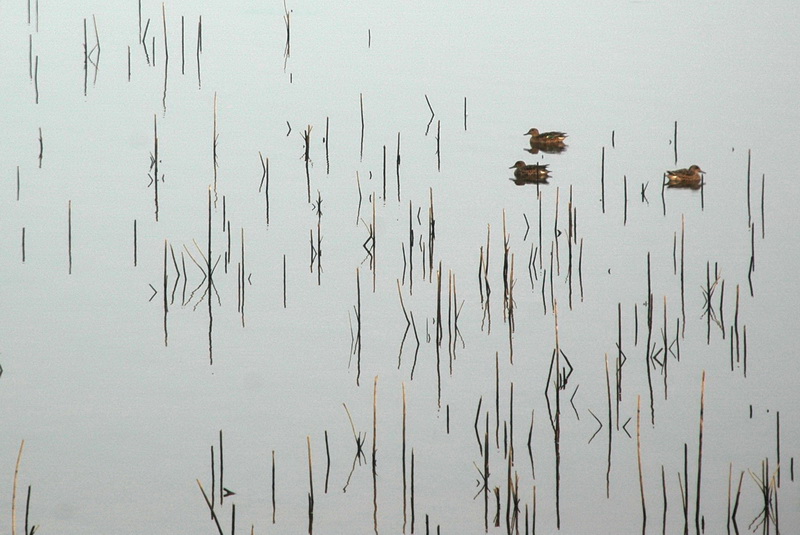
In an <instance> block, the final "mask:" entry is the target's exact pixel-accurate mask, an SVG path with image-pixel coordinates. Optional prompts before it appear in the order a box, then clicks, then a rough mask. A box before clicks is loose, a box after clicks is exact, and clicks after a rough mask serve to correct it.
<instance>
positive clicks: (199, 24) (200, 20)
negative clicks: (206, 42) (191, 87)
mask: <svg viewBox="0 0 800 535" xmlns="http://www.w3.org/2000/svg"><path fill="white" fill-rule="evenodd" d="M202 52H203V17H202V15H201V16H200V17H199V18H198V20H197V49H196V51H195V56H196V58H197V87H198V88H200V87H201V85H202V83H201V81H200V54H202Z"/></svg>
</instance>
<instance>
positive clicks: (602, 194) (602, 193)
mask: <svg viewBox="0 0 800 535" xmlns="http://www.w3.org/2000/svg"><path fill="white" fill-rule="evenodd" d="M600 206H601V208H602V210H603V213H604V214H605V213H606V148H605V147H603V149H602V152H601V155H600Z"/></svg>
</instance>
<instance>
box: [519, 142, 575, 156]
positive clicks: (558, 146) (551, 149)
mask: <svg viewBox="0 0 800 535" xmlns="http://www.w3.org/2000/svg"><path fill="white" fill-rule="evenodd" d="M525 150H526V151H527V152H530V153H531V154H539V153H540V152H543V153H545V154H561V153H562V152H564V151H565V150H567V145H565V144H564V143H549V144H546V145H541V144H537V143H531V148H529V149H525Z"/></svg>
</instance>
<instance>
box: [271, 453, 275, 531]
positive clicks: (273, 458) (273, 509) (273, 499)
mask: <svg viewBox="0 0 800 535" xmlns="http://www.w3.org/2000/svg"><path fill="white" fill-rule="evenodd" d="M272 523H273V524H274V523H275V450H272Z"/></svg>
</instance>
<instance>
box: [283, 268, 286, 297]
mask: <svg viewBox="0 0 800 535" xmlns="http://www.w3.org/2000/svg"><path fill="white" fill-rule="evenodd" d="M283 308H286V255H283Z"/></svg>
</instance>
